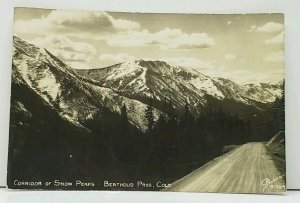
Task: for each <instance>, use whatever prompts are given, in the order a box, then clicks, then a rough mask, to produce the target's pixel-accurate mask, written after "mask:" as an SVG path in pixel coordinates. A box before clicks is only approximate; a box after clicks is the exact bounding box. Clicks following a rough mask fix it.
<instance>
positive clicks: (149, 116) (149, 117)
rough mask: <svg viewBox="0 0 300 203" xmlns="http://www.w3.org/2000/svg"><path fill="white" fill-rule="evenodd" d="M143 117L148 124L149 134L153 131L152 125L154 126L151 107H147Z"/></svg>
mask: <svg viewBox="0 0 300 203" xmlns="http://www.w3.org/2000/svg"><path fill="white" fill-rule="evenodd" d="M145 117H146V119H147V122H148V129H147V131H148V132H149V133H150V132H151V131H152V129H153V125H154V115H153V107H152V106H150V105H148V106H147V108H146V110H145Z"/></svg>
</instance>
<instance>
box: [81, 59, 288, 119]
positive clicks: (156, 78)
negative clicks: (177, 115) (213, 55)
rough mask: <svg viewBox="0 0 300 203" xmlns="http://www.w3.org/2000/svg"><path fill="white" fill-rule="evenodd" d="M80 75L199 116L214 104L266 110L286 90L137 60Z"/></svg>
mask: <svg viewBox="0 0 300 203" xmlns="http://www.w3.org/2000/svg"><path fill="white" fill-rule="evenodd" d="M76 72H77V73H78V74H80V75H83V76H84V77H86V78H90V79H93V80H95V81H97V82H99V83H100V84H101V85H102V86H104V87H108V88H111V89H113V90H115V91H117V92H119V93H121V94H123V95H126V96H128V97H130V98H134V99H138V100H141V101H144V102H147V101H149V99H150V98H152V99H154V100H155V101H157V102H162V101H165V100H171V101H172V103H173V105H174V106H175V107H176V108H179V109H180V108H183V107H184V105H185V104H186V102H188V103H189V106H190V108H191V109H192V111H193V112H194V113H195V114H196V115H197V114H198V113H200V112H201V110H202V109H203V108H205V107H207V106H208V105H212V103H218V105H220V104H221V103H223V104H225V103H227V104H228V103H230V104H229V105H227V106H230V105H231V106H242V107H246V108H251V109H254V111H257V110H259V111H261V110H265V109H266V108H267V107H268V105H269V104H271V103H272V102H274V101H275V100H276V98H279V97H281V94H282V87H283V86H282V83H278V84H275V85H271V84H247V85H239V84H237V83H235V82H233V81H231V80H228V79H224V78H211V77H209V76H206V75H204V74H202V73H200V72H199V71H197V70H195V69H191V68H186V67H180V66H173V65H170V64H168V63H166V62H164V61H145V60H136V61H128V62H125V63H121V64H116V65H113V66H110V67H107V68H102V69H90V70H76ZM242 107H241V108H242ZM157 108H159V107H158V106H157ZM225 108H226V107H225ZM229 111H230V110H229Z"/></svg>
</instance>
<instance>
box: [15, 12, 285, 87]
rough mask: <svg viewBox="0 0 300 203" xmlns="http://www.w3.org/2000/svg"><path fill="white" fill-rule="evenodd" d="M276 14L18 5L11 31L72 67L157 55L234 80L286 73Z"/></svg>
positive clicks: (280, 76) (270, 77)
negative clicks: (218, 13) (196, 12)
mask: <svg viewBox="0 0 300 203" xmlns="http://www.w3.org/2000/svg"><path fill="white" fill-rule="evenodd" d="M283 21H284V19H283V15H281V14H248V15H203V14H141V13H112V12H91V11H89V12H87V11H63V10H44V9H30V8H18V9H16V10H15V24H14V34H15V35H17V36H19V37H21V38H23V39H25V40H28V41H30V42H32V43H33V44H36V45H38V46H40V47H44V48H46V49H48V50H49V51H51V52H53V54H55V55H57V56H58V57H59V58H60V59H62V60H63V61H64V62H66V63H67V64H68V65H70V66H71V67H73V68H102V67H105V66H109V65H112V64H115V63H120V62H124V61H127V60H132V59H141V58H143V59H151V60H154V59H157V60H164V61H166V62H169V63H171V64H175V65H181V66H187V67H191V68H195V69H198V70H200V71H201V72H202V73H204V74H206V75H209V76H213V77H225V78H229V79H232V80H233V81H236V82H239V83H252V82H277V81H279V80H282V79H283V78H284V52H283V48H284V22H283Z"/></svg>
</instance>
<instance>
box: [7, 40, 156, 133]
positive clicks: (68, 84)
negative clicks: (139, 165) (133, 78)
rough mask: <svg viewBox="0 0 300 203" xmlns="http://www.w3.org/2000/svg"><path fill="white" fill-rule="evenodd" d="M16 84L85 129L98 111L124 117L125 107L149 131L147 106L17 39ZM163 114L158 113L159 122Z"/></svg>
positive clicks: (143, 128) (14, 52)
mask: <svg viewBox="0 0 300 203" xmlns="http://www.w3.org/2000/svg"><path fill="white" fill-rule="evenodd" d="M12 84H18V85H19V86H26V87H28V88H30V89H31V90H33V91H34V92H35V94H37V95H38V96H39V97H41V98H42V99H43V100H44V102H45V105H47V106H50V107H51V108H52V109H54V110H55V111H56V112H57V113H58V114H59V116H60V117H61V118H62V119H65V120H68V121H69V122H71V123H73V124H74V125H76V126H78V127H81V128H84V127H83V126H82V123H84V121H85V120H87V119H89V118H92V117H93V116H94V114H95V113H96V112H97V111H99V110H101V109H103V108H108V109H110V111H112V112H117V113H120V112H121V107H122V106H123V105H124V104H125V105H126V106H127V108H128V119H129V121H130V122H131V123H132V124H133V125H135V126H137V127H138V128H140V129H142V130H145V128H146V126H145V125H146V124H145V123H146V119H145V118H144V117H143V115H144V112H145V109H146V108H147V105H146V104H144V103H142V102H140V101H138V100H134V99H130V98H127V97H126V96H122V95H120V94H118V93H117V92H115V91H114V90H111V89H110V88H106V87H102V86H99V85H98V84H97V83H95V82H93V81H91V80H88V79H86V78H82V77H81V76H79V75H78V74H77V73H76V72H74V70H73V69H72V68H71V67H68V66H67V65H65V64H64V63H63V62H62V61H60V60H59V59H58V58H56V57H55V56H53V55H52V54H51V53H50V52H48V51H47V50H45V49H40V48H38V47H36V46H34V45H31V44H29V43H27V42H26V41H24V40H22V39H20V38H18V37H14V49H13V74H12ZM13 91H14V90H13ZM12 105H14V101H12ZM21 105H22V104H21ZM160 113H161V112H160V111H158V110H156V109H154V115H155V118H157V117H158V116H159V114H160Z"/></svg>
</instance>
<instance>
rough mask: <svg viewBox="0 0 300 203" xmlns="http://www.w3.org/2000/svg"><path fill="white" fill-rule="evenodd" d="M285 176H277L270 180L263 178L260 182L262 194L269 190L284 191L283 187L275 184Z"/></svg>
mask: <svg viewBox="0 0 300 203" xmlns="http://www.w3.org/2000/svg"><path fill="white" fill-rule="evenodd" d="M284 176H285V175H282V176H278V177H275V178H273V179H270V178H265V179H263V180H262V181H261V185H262V186H263V190H262V191H263V192H265V189H267V188H269V189H273V190H274V189H278V190H282V189H285V185H279V184H275V183H276V182H277V181H278V180H279V179H282V178H283V177H284Z"/></svg>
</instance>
